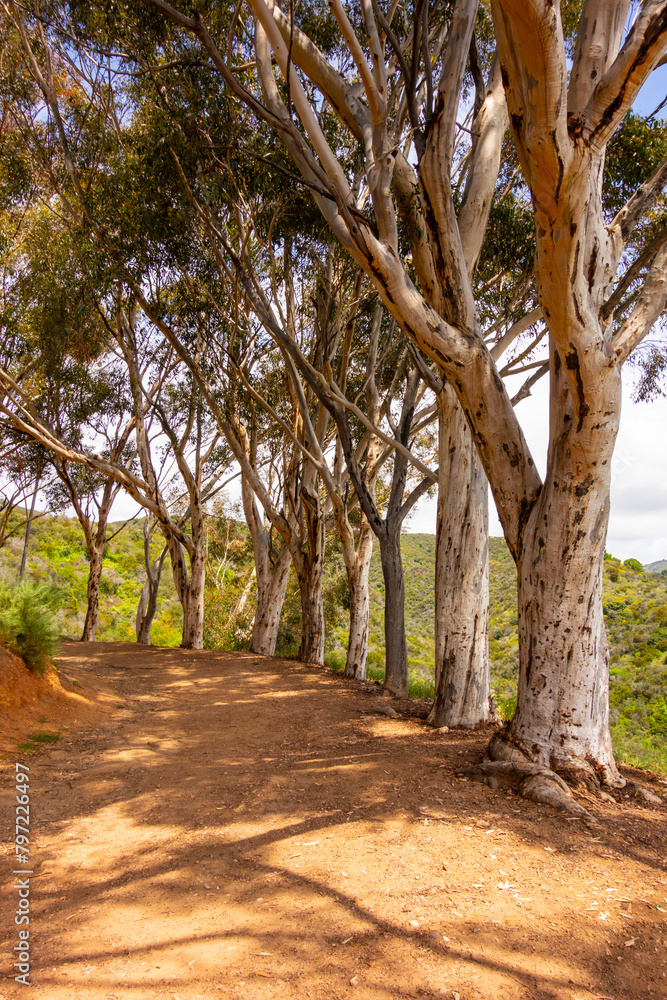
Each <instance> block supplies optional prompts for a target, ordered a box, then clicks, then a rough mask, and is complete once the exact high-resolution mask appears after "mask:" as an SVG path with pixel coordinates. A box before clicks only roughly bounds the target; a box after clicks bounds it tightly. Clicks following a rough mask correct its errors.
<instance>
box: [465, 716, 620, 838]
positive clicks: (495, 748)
mask: <svg viewBox="0 0 667 1000" xmlns="http://www.w3.org/2000/svg"><path fill="white" fill-rule="evenodd" d="M457 773H458V774H461V775H463V776H465V777H471V778H474V779H476V780H478V781H484V782H485V783H486V784H487V785H489V787H490V788H500V787H501V786H504V787H506V788H509V787H511V788H514V789H515V790H516V791H517V792H518V793H519V795H521V796H522V797H523V798H526V799H530V800H531V801H532V802H539V803H541V804H543V805H550V806H553V807H554V808H556V809H563V810H564V811H565V812H567V813H569V814H570V815H571V816H576V817H578V818H579V819H583V820H584V821H585V822H587V823H589V824H593V825H595V824H596V823H597V820H596V819H595V818H594V817H593V816H592V815H591V813H590V812H589V811H588V809H586V808H585V807H584V806H582V805H581V803H580V802H577V800H576V799H575V797H574V794H573V791H578V792H583V793H590V794H592V795H594V796H596V797H597V798H599V799H603V800H605V801H607V802H615V801H616V800H615V799H614V798H613V797H612V796H611V795H610V794H609V793H608V792H607V791H605V789H606V788H622V787H624V785H625V779H624V778H622V777H621V776H620V775H619V773H618V771H617V770H616V768H615V766H614V767H613V768H611V767H599V766H598V767H596V766H595V765H594V764H593V763H591V762H589V761H581V762H577V763H573V761H572V760H571V759H568V760H567V761H566V762H565V763H564V764H563V765H561V766H558V765H557V764H556V766H554V767H546V766H545V765H544V764H540V763H536V762H535V761H531V759H530V756H529V754H528V753H527V752H526V751H525V750H524V748H523V747H521V746H520V745H519V744H518V743H517V742H516V741H515V740H513V739H512V737H511V736H510V734H509V727H505V728H504V729H501V730H499V731H498V732H497V733H495V734H494V735H493V736H492V738H491V740H490V742H489V745H488V748H487V757H486V759H485V760H483V761H482V763H481V764H477V765H476V766H474V767H468V768H464V769H463V770H461V771H458V772H457Z"/></svg>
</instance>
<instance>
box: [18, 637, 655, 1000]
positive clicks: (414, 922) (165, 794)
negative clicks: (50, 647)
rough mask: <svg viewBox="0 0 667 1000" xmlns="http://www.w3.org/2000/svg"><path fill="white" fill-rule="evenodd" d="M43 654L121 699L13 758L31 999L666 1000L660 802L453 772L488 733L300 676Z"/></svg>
mask: <svg viewBox="0 0 667 1000" xmlns="http://www.w3.org/2000/svg"><path fill="white" fill-rule="evenodd" d="M61 659H63V661H64V669H65V671H66V672H67V671H71V672H72V676H74V674H76V675H77V676H81V677H82V678H83V679H84V682H85V671H86V670H88V671H96V672H98V674H99V676H103V677H104V678H106V679H107V680H108V682H109V683H110V684H111V685H112V687H113V688H114V689H115V690H116V691H118V693H119V694H120V696H121V697H122V699H123V702H122V705H121V707H120V709H119V710H118V712H117V713H116V715H115V716H114V718H113V719H112V720H111V721H110V722H109V723H108V725H105V727H104V728H103V729H101V730H99V731H95V732H93V733H90V732H83V733H72V734H71V737H70V741H71V742H70V745H68V746H67V747H66V748H58V749H57V750H54V751H51V752H50V753H48V754H46V753H44V754H41V755H40V756H39V757H37V758H34V759H33V760H32V762H31V767H32V775H33V783H32V784H31V794H32V797H33V809H34V817H35V819H34V822H35V827H34V829H35V831H37V828H38V830H39V832H38V833H37V838H36V844H35V851H36V857H37V866H38V868H37V873H38V874H39V881H38V882H37V881H35V882H33V885H34V886H35V890H34V891H35V897H36V898H35V902H34V918H33V919H34V923H35V926H36V928H37V929H36V931H35V934H36V935H37V943H36V945H35V952H34V965H33V981H34V983H35V988H36V990H37V992H35V993H34V995H35V996H40V991H41V995H43V996H45V997H49V1000H51V998H53V1000H59V998H60V997H61V996H62V997H65V996H70V995H73V996H76V995H80V996H84V997H91V998H93V997H95V998H97V997H106V996H109V995H112V996H117V997H126V998H129V997H137V998H144V997H149V996H156V997H157V996H173V995H177V996H178V997H179V998H182V1000H184V998H185V997H188V998H190V997H192V998H196V997H206V998H209V997H212V996H220V995H222V996H225V995H229V996H239V995H243V996H248V997H251V998H255V997H257V998H258V1000H264V998H267V1000H273V998H276V1000H277V998H282V997H296V996H299V997H301V996H306V997H308V996H314V997H318V998H326V997H343V996H348V995H349V996H354V995H356V996H359V997H364V998H390V997H401V998H403V997H417V996H448V995H449V996H453V993H454V991H455V992H457V993H458V994H459V996H460V997H461V1000H464V998H465V1000H467V998H471V1000H472V998H488V1000H491V998H496V997H500V998H504V997H507V998H508V1000H509V998H513V997H514V998H519V997H524V996H525V997H536V998H544V1000H561V998H567V1000H574V998H576V997H579V998H580V1000H584V998H586V1000H589V998H590V997H593V996H594V997H600V996H609V997H612V998H614V1000H616V998H618V1000H621V997H623V998H626V997H627V998H634V997H638V998H639V997H641V998H645V997H649V996H658V997H659V996H661V995H663V994H664V992H665V988H664V983H665V980H664V979H663V978H662V971H663V970H662V969H661V968H660V966H659V961H660V960H659V957H658V956H659V954H664V943H665V930H666V924H665V920H666V919H667V913H665V912H664V911H667V903H665V902H664V897H665V896H667V884H665V883H667V876H666V874H665V872H666V869H667V865H666V862H665V858H664V850H663V849H662V847H661V844H662V845H664V833H665V820H664V818H663V816H662V815H661V814H660V813H656V812H654V811H650V810H647V809H643V808H640V807H638V806H636V805H628V806H627V807H624V808H622V809H621V808H619V807H618V806H612V805H610V804H605V805H603V806H600V807H599V808H597V809H596V811H597V813H598V816H599V818H600V820H601V825H600V828H599V829H598V830H596V831H594V832H591V831H590V830H588V829H587V828H585V827H583V826H582V825H581V824H580V823H578V822H572V821H569V820H568V819H566V818H565V817H563V816H561V815H560V814H557V813H555V812H554V811H553V810H550V809H549V808H548V807H541V806H538V805H536V804H533V803H529V802H526V801H524V800H521V799H518V798H516V797H515V796H512V795H507V794H505V793H499V792H497V791H491V790H490V789H488V788H487V787H486V786H481V785H476V784H474V783H471V782H468V781H462V780H460V779H457V778H456V771H457V769H458V768H460V767H461V766H466V765H468V764H471V763H474V762H475V761H476V760H478V759H479V758H480V756H481V755H482V753H483V748H484V745H485V742H486V740H487V739H488V736H489V732H488V731H487V732H484V731H482V732H476V733H464V732H450V733H448V734H445V735H444V736H443V735H437V734H435V733H434V732H433V731H432V730H430V729H429V728H428V727H426V726H425V725H423V724H422V723H421V722H419V721H418V720H415V719H404V718H399V719H387V718H384V717H381V716H377V715H375V714H373V713H372V711H371V710H372V709H373V708H374V707H376V706H377V704H378V701H381V699H378V698H377V696H375V695H374V694H369V693H366V689H365V688H364V686H363V685H359V684H355V683H348V682H345V681H343V680H342V679H341V678H338V677H333V676H331V675H330V674H329V673H327V672H325V671H322V670H318V669H317V668H314V667H307V666H304V665H301V664H297V663H292V662H287V661H276V660H269V659H263V658H259V657H254V656H250V655H238V654H237V655H232V654H220V653H192V652H186V651H182V650H157V649H149V650H145V649H138V648H137V647H134V646H131V645H124V644H119V643H114V644H100V645H99V646H96V647H90V646H86V647H82V646H79V645H78V644H72V645H70V646H68V647H67V649H66V651H65V656H64V657H61ZM587 804H588V803H587ZM37 886H38V889H37V888H36V887H37ZM10 891H11V889H10ZM660 893H662V896H661V895H660ZM661 900H663V902H662V907H661V906H660V901H661ZM6 943H7V944H8V945H9V949H8V950H11V948H12V947H13V943H14V942H13V932H10V933H9V935H8V936H7V941H6ZM9 988H10V989H16V990H18V989H21V988H22V987H19V986H16V987H14V986H9ZM68 991H69V992H68ZM661 991H662V993H661ZM12 995H13V994H12ZM17 995H19V994H18V993H17Z"/></svg>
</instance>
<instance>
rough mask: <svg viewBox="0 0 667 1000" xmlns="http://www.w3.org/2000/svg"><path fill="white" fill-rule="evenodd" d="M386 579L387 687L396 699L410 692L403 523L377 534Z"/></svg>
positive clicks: (383, 574) (383, 575)
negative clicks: (406, 636) (402, 556)
mask: <svg viewBox="0 0 667 1000" xmlns="http://www.w3.org/2000/svg"><path fill="white" fill-rule="evenodd" d="M378 541H379V545H380V561H381V563H382V577H383V580H384V647H385V675H384V690H385V691H386V692H387V693H388V694H392V695H394V697H396V698H406V697H407V694H408V645H407V641H406V638H405V582H404V578H403V561H402V559H401V524H400V522H399V523H398V524H393V525H391V526H390V525H389V524H387V526H386V530H385V531H384V532H383V533H382V534H381V535H379V536H378Z"/></svg>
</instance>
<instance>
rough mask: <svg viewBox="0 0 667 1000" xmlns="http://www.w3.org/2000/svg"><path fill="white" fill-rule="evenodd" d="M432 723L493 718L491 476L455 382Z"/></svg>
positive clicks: (442, 407)
mask: <svg viewBox="0 0 667 1000" xmlns="http://www.w3.org/2000/svg"><path fill="white" fill-rule="evenodd" d="M438 425H439V426H438V432H439V444H438V450H439V469H440V473H439V482H438V519H437V528H436V557H435V699H434V702H433V708H432V709H431V713H430V715H429V717H428V721H429V722H430V723H431V725H433V726H464V727H466V728H471V727H473V726H477V725H479V724H480V723H483V722H487V721H488V720H489V718H490V715H491V711H490V693H491V688H490V674H489V518H488V486H487V480H486V476H485V475H484V471H483V469H482V467H481V464H480V461H479V458H478V457H477V453H476V451H475V448H474V445H473V441H472V435H471V433H470V429H469V427H468V423H467V421H466V419H465V416H464V414H463V410H462V409H461V407H460V406H459V404H458V402H457V400H456V397H455V395H454V392H453V390H452V389H451V388H450V387H449V386H448V385H447V384H445V386H444V388H443V391H442V392H441V393H439V395H438Z"/></svg>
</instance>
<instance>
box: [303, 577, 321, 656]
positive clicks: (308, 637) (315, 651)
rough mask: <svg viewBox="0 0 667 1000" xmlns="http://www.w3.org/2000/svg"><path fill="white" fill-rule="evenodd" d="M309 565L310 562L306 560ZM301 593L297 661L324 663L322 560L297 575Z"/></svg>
mask: <svg viewBox="0 0 667 1000" xmlns="http://www.w3.org/2000/svg"><path fill="white" fill-rule="evenodd" d="M307 562H308V563H309V562H310V561H309V560H307ZM299 590H300V592H301V646H300V648H299V659H300V660H302V661H303V662H304V663H317V664H319V665H320V666H321V665H322V664H323V663H324V607H323V604H322V560H321V559H319V560H318V561H317V563H316V564H315V565H312V564H311V565H308V571H307V572H306V573H305V574H299Z"/></svg>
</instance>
